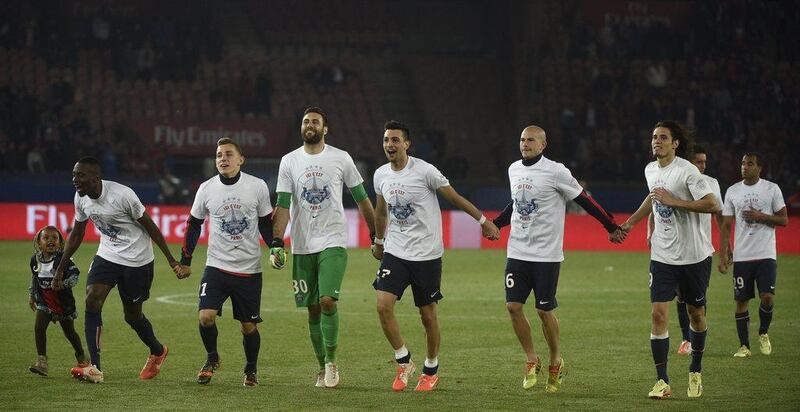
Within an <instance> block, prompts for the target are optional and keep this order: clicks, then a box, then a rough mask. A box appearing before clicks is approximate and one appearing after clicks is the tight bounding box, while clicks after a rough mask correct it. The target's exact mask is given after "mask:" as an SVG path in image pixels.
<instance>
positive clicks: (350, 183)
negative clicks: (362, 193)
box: [342, 153, 364, 189]
mask: <svg viewBox="0 0 800 412" xmlns="http://www.w3.org/2000/svg"><path fill="white" fill-rule="evenodd" d="M342 180H343V181H344V184H345V186H347V188H348V189H352V188H354V187H356V186H358V185H360V184H361V183H363V182H364V179H362V178H361V173H358V168H356V164H355V162H353V158H352V157H350V155H349V154H347V153H345V160H344V165H343V168H342Z"/></svg>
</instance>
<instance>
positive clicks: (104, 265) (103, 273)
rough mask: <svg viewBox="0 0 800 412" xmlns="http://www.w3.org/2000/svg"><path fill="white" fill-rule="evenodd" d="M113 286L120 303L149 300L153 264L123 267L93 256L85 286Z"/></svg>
mask: <svg viewBox="0 0 800 412" xmlns="http://www.w3.org/2000/svg"><path fill="white" fill-rule="evenodd" d="M98 283H99V284H101V285H108V286H111V287H112V288H113V287H114V286H116V287H117V290H119V297H120V299H121V300H122V303H126V304H132V303H142V302H144V301H146V300H147V299H149V298H150V286H151V285H152V284H153V262H150V263H148V264H146V265H144V266H139V267H132V266H124V265H120V264H117V263H114V262H109V261H107V260H105V259H103V258H101V257H100V256H97V255H95V257H94V260H92V264H91V265H90V266H89V275H88V276H87V277H86V284H87V285H94V284H98Z"/></svg>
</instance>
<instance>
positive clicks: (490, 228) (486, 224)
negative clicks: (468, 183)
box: [437, 186, 500, 240]
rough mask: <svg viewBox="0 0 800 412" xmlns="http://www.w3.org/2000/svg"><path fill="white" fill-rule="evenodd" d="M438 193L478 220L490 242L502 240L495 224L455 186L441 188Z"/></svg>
mask: <svg viewBox="0 0 800 412" xmlns="http://www.w3.org/2000/svg"><path fill="white" fill-rule="evenodd" d="M437 192H439V194H440V195H442V197H444V198H445V199H447V201H448V202H450V203H451V204H452V205H454V206H455V207H457V208H459V209H461V210H463V211H464V212H466V213H467V214H468V215H470V216H472V218H473V219H475V220H477V221H478V223H480V225H481V231H482V232H483V236H484V237H486V238H487V239H489V240H497V239H499V238H500V229H498V228H497V226H495V224H494V223H493V222H492V221H491V220H489V219H486V217H485V216H483V214H482V213H481V211H480V210H478V208H477V207H475V205H473V204H472V202H470V201H469V200H467V199H465V198H464V196H461V195H460V194H458V192H456V190H455V189H453V186H442V187H440V188H439V189H438V190H437Z"/></svg>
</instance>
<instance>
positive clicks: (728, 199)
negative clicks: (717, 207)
mask: <svg viewBox="0 0 800 412" xmlns="http://www.w3.org/2000/svg"><path fill="white" fill-rule="evenodd" d="M731 189H733V188H732V187H731V188H728V191H727V192H725V203H723V204H722V216H734V215H736V208H735V207H734V205H733V197H734V194H733V190H731Z"/></svg>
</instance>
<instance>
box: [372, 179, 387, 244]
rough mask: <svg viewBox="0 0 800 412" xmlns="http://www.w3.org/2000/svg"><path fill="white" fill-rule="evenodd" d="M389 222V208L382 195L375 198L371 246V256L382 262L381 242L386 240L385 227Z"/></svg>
mask: <svg viewBox="0 0 800 412" xmlns="http://www.w3.org/2000/svg"><path fill="white" fill-rule="evenodd" d="M388 222H389V207H388V205H387V204H386V199H384V198H383V196H382V195H380V194H377V195H376V196H375V239H373V244H372V256H373V257H374V258H375V259H378V260H383V240H384V239H385V238H386V227H387V226H388Z"/></svg>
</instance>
